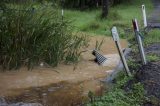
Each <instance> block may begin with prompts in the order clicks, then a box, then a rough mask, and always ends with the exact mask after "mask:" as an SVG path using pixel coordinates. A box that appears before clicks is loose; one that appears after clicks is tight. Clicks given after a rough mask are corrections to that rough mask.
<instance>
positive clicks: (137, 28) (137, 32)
mask: <svg viewBox="0 0 160 106" xmlns="http://www.w3.org/2000/svg"><path fill="white" fill-rule="evenodd" d="M133 27H134V31H135V36H136V39H137V42H138V47H139V52H140V55H141V59H142V63H143V65H145V64H147V61H146V56H145V53H144V48H143V44H142V38H141V36H140V35H139V26H138V22H137V19H134V20H133Z"/></svg>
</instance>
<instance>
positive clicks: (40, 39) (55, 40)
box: [0, 4, 86, 69]
mask: <svg viewBox="0 0 160 106" xmlns="http://www.w3.org/2000/svg"><path fill="white" fill-rule="evenodd" d="M0 23H1V24H0V66H2V68H3V69H17V68H19V67H21V66H27V67H28V68H32V67H33V66H35V65H38V64H39V63H40V62H45V63H47V64H49V65H51V66H57V65H58V64H59V63H61V62H63V61H71V62H75V61H77V60H78V57H79V55H80V48H81V47H83V46H85V41H86V37H85V35H79V36H78V35H73V34H72V28H71V26H70V23H69V22H68V21H67V20H63V21H62V18H61V16H59V15H58V12H57V9H56V8H53V7H52V6H47V7H44V6H43V5H42V6H41V5H40V4H39V5H38V6H36V8H34V9H33V5H30V4H29V5H28V4H19V5H17V4H8V5H7V6H6V8H4V9H3V11H2V12H1V14H0Z"/></svg>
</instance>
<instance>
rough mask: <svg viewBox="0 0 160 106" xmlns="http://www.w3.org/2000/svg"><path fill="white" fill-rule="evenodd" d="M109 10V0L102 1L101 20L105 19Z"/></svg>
mask: <svg viewBox="0 0 160 106" xmlns="http://www.w3.org/2000/svg"><path fill="white" fill-rule="evenodd" d="M108 10H109V0H102V18H105V17H107V15H108Z"/></svg>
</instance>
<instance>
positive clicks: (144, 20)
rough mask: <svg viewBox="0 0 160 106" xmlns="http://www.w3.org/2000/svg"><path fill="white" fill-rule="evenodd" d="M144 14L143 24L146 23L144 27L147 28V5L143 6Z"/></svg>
mask: <svg viewBox="0 0 160 106" xmlns="http://www.w3.org/2000/svg"><path fill="white" fill-rule="evenodd" d="M142 14H143V23H144V27H147V17H146V9H145V5H142Z"/></svg>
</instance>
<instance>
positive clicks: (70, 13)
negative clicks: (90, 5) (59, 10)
mask: <svg viewBox="0 0 160 106" xmlns="http://www.w3.org/2000/svg"><path fill="white" fill-rule="evenodd" d="M143 3H144V4H145V5H146V9H147V14H148V13H149V12H150V11H151V10H152V8H153V6H152V3H151V1H150V0H135V1H133V2H132V4H126V3H122V4H119V5H116V6H114V7H111V8H110V10H109V14H108V17H107V18H105V19H101V18H100V16H101V9H93V10H85V11H78V10H65V11H64V15H65V17H66V18H69V19H71V20H72V21H73V23H72V25H73V26H75V28H74V31H77V30H78V31H83V32H87V33H94V34H97V35H108V36H109V35H111V34H110V28H111V27H112V26H118V27H119V30H120V31H119V33H120V36H123V37H124V38H126V35H125V32H124V29H128V28H130V29H133V28H132V22H131V20H132V19H133V18H135V17H136V18H137V19H138V20H141V19H142V15H141V9H140V8H139V7H140V6H141V5H142V4H143ZM135 11H136V12H135ZM140 24H143V23H141V22H140Z"/></svg>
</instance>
